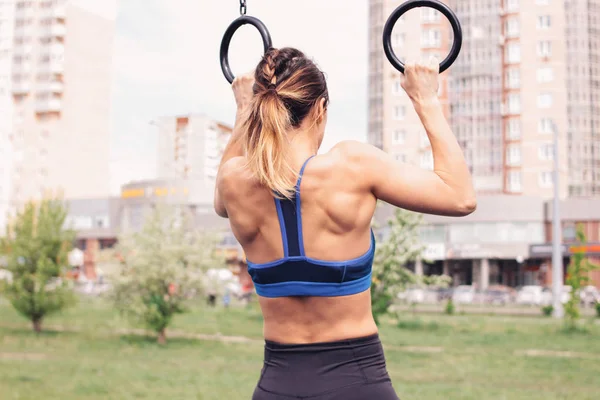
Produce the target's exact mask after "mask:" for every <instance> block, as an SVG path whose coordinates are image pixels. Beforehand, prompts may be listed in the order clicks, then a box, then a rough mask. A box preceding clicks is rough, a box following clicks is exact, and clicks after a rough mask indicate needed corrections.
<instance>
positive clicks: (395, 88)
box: [392, 80, 404, 96]
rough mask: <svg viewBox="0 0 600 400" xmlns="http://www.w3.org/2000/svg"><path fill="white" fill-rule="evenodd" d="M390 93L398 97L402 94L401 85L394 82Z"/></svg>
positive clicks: (396, 81) (397, 81) (398, 82)
mask: <svg viewBox="0 0 600 400" xmlns="http://www.w3.org/2000/svg"><path fill="white" fill-rule="evenodd" d="M392 93H394V95H395V96H400V95H402V94H403V93H404V89H402V85H401V84H400V81H399V80H395V81H394V84H393V86H392Z"/></svg>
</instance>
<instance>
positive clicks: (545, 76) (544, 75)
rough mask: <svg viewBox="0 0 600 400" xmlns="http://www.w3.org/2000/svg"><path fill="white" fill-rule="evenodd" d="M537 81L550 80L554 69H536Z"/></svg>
mask: <svg viewBox="0 0 600 400" xmlns="http://www.w3.org/2000/svg"><path fill="white" fill-rule="evenodd" d="M537 80H538V82H552V81H553V80H554V70H553V69H552V67H541V68H538V70H537Z"/></svg>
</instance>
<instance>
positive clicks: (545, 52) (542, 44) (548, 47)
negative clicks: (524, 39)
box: [537, 40, 552, 57]
mask: <svg viewBox="0 0 600 400" xmlns="http://www.w3.org/2000/svg"><path fill="white" fill-rule="evenodd" d="M537 55H538V56H540V57H550V56H551V55H552V42H550V41H549V40H540V41H539V42H538V43H537Z"/></svg>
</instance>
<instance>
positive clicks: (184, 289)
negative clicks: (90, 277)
mask: <svg viewBox="0 0 600 400" xmlns="http://www.w3.org/2000/svg"><path fill="white" fill-rule="evenodd" d="M216 245H217V237H216V236H215V235H208V234H203V233H200V232H198V231H195V230H193V229H191V227H190V224H189V220H188V219H187V218H186V217H185V216H182V215H181V214H180V213H179V212H178V211H176V210H175V209H174V208H172V207H167V206H161V207H157V208H156V209H155V210H154V212H153V213H151V214H150V215H149V217H148V219H147V220H146V223H145V224H144V227H143V228H142V230H141V231H140V232H136V233H128V234H125V235H123V236H122V237H120V238H119V245H118V247H117V252H118V254H119V257H120V260H121V265H120V271H119V274H118V276H117V277H115V285H114V290H113V293H112V297H113V300H114V303H115V305H116V307H117V309H118V310H119V311H120V312H121V313H122V314H124V315H126V316H127V317H129V318H130V319H131V320H132V321H133V322H134V323H136V324H140V325H143V326H145V327H147V328H149V329H151V330H153V331H154V332H156V333H157V334H158V343H160V344H164V343H166V329H167V327H168V326H169V324H170V323H171V320H172V319H173V317H174V316H175V315H176V314H180V313H184V312H186V311H187V310H186V307H185V302H186V300H187V299H189V298H190V297H192V296H194V295H197V294H199V293H201V292H202V291H203V289H204V286H205V280H204V277H205V271H206V270H207V269H208V268H210V267H211V266H215V265H218V264H219V263H222V260H221V259H220V258H219V257H218V256H217V255H216Z"/></svg>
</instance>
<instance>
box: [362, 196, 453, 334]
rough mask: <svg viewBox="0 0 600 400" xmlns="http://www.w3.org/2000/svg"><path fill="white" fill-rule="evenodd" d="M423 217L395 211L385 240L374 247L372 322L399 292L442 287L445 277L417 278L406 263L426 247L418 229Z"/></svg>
mask: <svg viewBox="0 0 600 400" xmlns="http://www.w3.org/2000/svg"><path fill="white" fill-rule="evenodd" d="M422 220H423V216H422V215H421V214H417V213H414V212H411V211H407V210H404V209H401V208H397V209H396V210H395V211H394V216H393V217H392V218H390V219H389V220H388V222H387V228H388V237H387V239H386V240H385V241H384V242H383V243H381V244H379V245H378V246H377V250H376V252H375V260H374V262H373V281H372V283H371V307H372V310H373V317H374V318H375V322H377V323H379V317H380V316H382V315H384V314H386V313H387V312H388V310H389V308H390V306H391V305H392V303H393V302H394V300H395V299H396V297H397V296H398V293H400V292H401V291H402V290H405V289H406V288H407V287H408V286H410V285H415V284H420V285H423V286H428V285H439V286H443V285H445V284H446V282H447V278H446V277H439V276H431V277H427V276H417V275H416V274H414V273H413V272H412V271H410V270H409V269H408V268H406V264H408V263H409V262H413V261H416V260H417V259H419V258H420V257H421V255H422V253H423V250H424V249H425V247H424V246H423V245H422V244H421V241H420V238H419V227H420V226H421V223H422Z"/></svg>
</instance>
